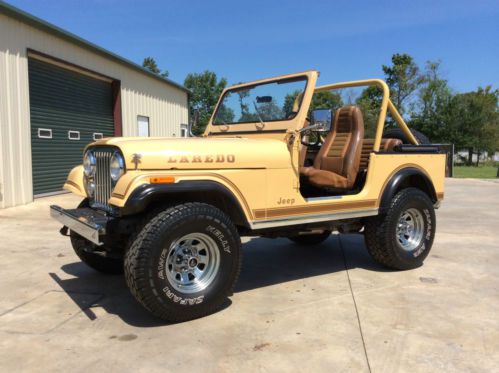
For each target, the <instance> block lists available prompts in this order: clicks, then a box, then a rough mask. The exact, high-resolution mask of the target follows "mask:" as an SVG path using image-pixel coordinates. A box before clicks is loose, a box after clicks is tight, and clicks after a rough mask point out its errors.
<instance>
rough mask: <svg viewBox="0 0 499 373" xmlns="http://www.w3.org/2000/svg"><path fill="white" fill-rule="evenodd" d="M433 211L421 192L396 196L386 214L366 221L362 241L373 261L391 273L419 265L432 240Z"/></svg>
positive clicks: (434, 223) (406, 190)
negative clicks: (390, 270)
mask: <svg viewBox="0 0 499 373" xmlns="http://www.w3.org/2000/svg"><path fill="white" fill-rule="evenodd" d="M435 228H436V220H435V210H434V208H433V203H432V202H431V200H430V198H429V197H428V196H427V195H426V194H425V193H424V192H422V191H421V190H419V189H416V188H407V189H403V190H401V191H400V192H398V193H397V194H396V195H395V197H394V198H393V200H392V201H391V203H390V208H389V209H388V212H387V213H386V214H383V215H378V216H375V217H372V218H369V219H368V220H367V223H366V225H365V231H364V240H365V243H366V247H367V251H368V252H369V254H371V256H372V257H373V259H374V260H375V261H376V262H377V263H379V264H381V265H383V266H385V267H388V268H391V269H399V270H405V269H412V268H417V267H419V266H421V265H422V264H423V261H424V259H425V258H426V257H427V256H428V254H429V252H430V249H431V247H432V245H433V239H434V237H435Z"/></svg>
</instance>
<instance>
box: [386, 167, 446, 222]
mask: <svg viewBox="0 0 499 373" xmlns="http://www.w3.org/2000/svg"><path fill="white" fill-rule="evenodd" d="M406 187H415V188H418V189H421V190H422V191H423V192H425V193H426V194H427V195H428V197H429V198H430V199H431V201H432V202H433V203H436V202H437V201H438V199H437V193H436V191H435V187H434V186H433V182H432V181H431V179H430V178H429V176H428V175H427V174H426V173H425V172H423V171H421V170H420V169H418V168H415V167H410V166H409V167H405V168H403V169H401V170H399V171H397V172H396V173H395V174H394V175H393V176H392V177H391V178H390V180H389V181H388V183H387V184H386V185H385V187H384V189H383V192H382V194H381V202H380V205H379V212H380V213H385V212H386V211H387V210H388V209H389V208H390V202H391V200H392V199H393V197H395V194H397V193H398V192H399V191H400V190H401V189H403V188H406Z"/></svg>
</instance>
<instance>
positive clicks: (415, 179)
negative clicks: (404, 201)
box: [395, 175, 437, 203]
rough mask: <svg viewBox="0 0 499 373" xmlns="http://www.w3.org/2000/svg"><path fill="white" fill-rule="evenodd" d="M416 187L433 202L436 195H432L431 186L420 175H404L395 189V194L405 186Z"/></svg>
mask: <svg viewBox="0 0 499 373" xmlns="http://www.w3.org/2000/svg"><path fill="white" fill-rule="evenodd" d="M410 187H413V188H417V189H419V190H421V191H422V192H424V193H426V194H427V195H428V197H429V198H430V199H431V200H432V201H433V202H434V203H435V202H436V201H437V200H436V196H434V195H432V194H434V193H435V191H434V189H433V187H432V186H431V185H428V180H427V179H426V178H425V177H423V176H422V175H411V176H408V177H406V178H405V179H404V180H403V181H402V182H401V183H400V185H399V187H398V188H397V189H396V190H395V194H397V193H398V192H400V191H401V190H402V189H406V188H410Z"/></svg>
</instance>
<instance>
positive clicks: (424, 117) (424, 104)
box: [411, 61, 452, 142]
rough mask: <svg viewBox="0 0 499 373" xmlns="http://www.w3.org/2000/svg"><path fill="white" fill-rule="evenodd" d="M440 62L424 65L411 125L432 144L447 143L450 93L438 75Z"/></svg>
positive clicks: (445, 81)
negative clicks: (430, 140)
mask: <svg viewBox="0 0 499 373" xmlns="http://www.w3.org/2000/svg"><path fill="white" fill-rule="evenodd" d="M440 64H441V63H440V61H436V62H432V61H428V62H427V63H426V67H425V72H424V74H423V82H422V85H421V88H420V89H419V92H418V98H417V102H416V105H415V110H414V111H413V112H412V114H411V117H412V119H411V125H413V126H414V127H415V128H417V129H418V130H420V131H421V132H423V133H424V134H425V135H427V136H428V137H429V138H430V139H432V141H434V142H446V141H448V136H449V135H448V123H447V121H448V119H449V109H450V108H449V105H450V101H451V99H452V92H451V90H450V88H449V86H448V84H447V80H445V79H443V78H442V77H441V74H440Z"/></svg>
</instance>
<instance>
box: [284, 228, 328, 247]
mask: <svg viewBox="0 0 499 373" xmlns="http://www.w3.org/2000/svg"><path fill="white" fill-rule="evenodd" d="M330 235H331V231H329V230H325V231H324V232H322V233H316V234H302V235H296V236H288V237H287V238H288V239H289V240H291V241H293V242H294V243H296V244H298V245H306V246H313V245H319V244H320V243H323V242H324V241H326V240H327V239H328V238H329V236H330Z"/></svg>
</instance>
